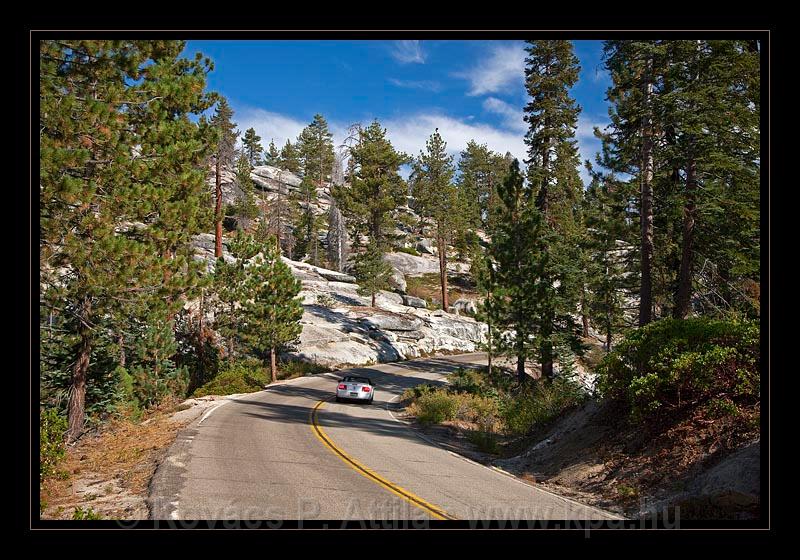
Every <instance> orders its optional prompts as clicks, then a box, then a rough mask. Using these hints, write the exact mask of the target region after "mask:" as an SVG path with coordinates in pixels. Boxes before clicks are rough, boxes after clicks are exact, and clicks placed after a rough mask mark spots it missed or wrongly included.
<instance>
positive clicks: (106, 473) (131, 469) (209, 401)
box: [39, 397, 219, 520]
mask: <svg viewBox="0 0 800 560" xmlns="http://www.w3.org/2000/svg"><path fill="white" fill-rule="evenodd" d="M216 399H219V397H203V398H198V399H189V400H188V401H183V402H179V401H177V400H174V401H170V402H165V403H163V404H162V405H161V406H159V407H158V408H156V409H153V410H151V411H148V412H147V413H146V415H145V416H144V417H143V418H142V419H140V421H138V422H134V421H132V420H127V419H115V420H111V421H109V422H107V423H105V424H103V425H102V426H101V427H99V428H97V429H95V430H93V431H90V432H87V433H86V434H84V435H83V436H82V437H81V438H80V439H79V440H78V441H77V442H76V443H75V444H74V445H72V446H70V447H68V448H67V455H66V458H65V459H64V461H63V463H62V464H61V465H60V466H59V468H58V474H56V475H55V476H53V477H50V478H48V479H45V480H44V481H43V483H42V485H41V486H40V493H39V495H40V502H41V505H42V506H43V507H41V509H40V518H41V519H118V520H135V519H147V518H148V516H149V510H148V506H147V503H146V497H147V492H148V485H149V484H150V479H151V478H152V476H153V473H154V472H155V469H156V467H157V466H158V463H159V461H160V460H161V459H162V458H163V456H164V454H165V453H166V451H167V448H168V447H169V446H170V445H171V444H172V442H173V441H174V440H175V437H176V435H177V433H178V430H180V429H181V428H182V427H184V426H186V425H187V424H188V423H189V422H191V421H192V420H194V419H195V418H197V417H198V416H199V415H200V414H202V413H203V411H205V410H206V409H207V408H209V407H210V406H212V405H213V404H214V401H215V400H216Z"/></svg>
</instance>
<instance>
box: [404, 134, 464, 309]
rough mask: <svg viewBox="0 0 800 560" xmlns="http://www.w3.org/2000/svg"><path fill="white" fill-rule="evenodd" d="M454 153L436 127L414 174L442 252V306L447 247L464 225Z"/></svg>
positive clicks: (446, 303) (417, 195) (421, 208)
mask: <svg viewBox="0 0 800 560" xmlns="http://www.w3.org/2000/svg"><path fill="white" fill-rule="evenodd" d="M454 174H455V168H454V166H453V156H448V155H447V144H446V143H445V142H444V141H443V140H442V137H441V136H440V135H439V129H438V128H437V129H436V130H435V131H434V133H433V134H432V135H431V137H430V138H429V139H428V141H427V142H426V150H425V151H424V152H420V155H419V157H418V158H417V161H416V162H414V169H413V171H412V174H411V185H412V192H413V193H414V198H415V201H416V204H417V207H418V209H419V211H420V212H421V214H422V215H423V216H424V217H426V218H429V219H431V220H432V221H433V225H434V228H435V230H436V247H437V249H438V253H439V284H440V286H441V293H442V309H444V310H445V311H447V308H448V306H449V300H448V293H447V247H448V245H450V244H451V243H452V242H453V240H454V238H455V236H456V234H457V233H458V232H459V231H460V230H462V229H463V228H464V214H465V211H464V209H462V208H461V207H460V202H461V200H460V199H459V196H458V191H457V189H456V186H455V184H454V183H453V176H454Z"/></svg>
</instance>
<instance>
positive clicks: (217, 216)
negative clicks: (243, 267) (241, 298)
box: [211, 97, 239, 258]
mask: <svg viewBox="0 0 800 560" xmlns="http://www.w3.org/2000/svg"><path fill="white" fill-rule="evenodd" d="M232 118H233V109H231V107H230V105H228V102H227V100H226V99H225V98H224V97H223V98H220V100H219V103H218V104H217V109H216V112H215V113H214V116H212V117H211V126H212V127H213V128H215V129H216V130H217V132H218V142H217V147H216V150H215V152H214V181H215V185H216V190H215V197H216V198H215V206H214V256H216V257H217V258H219V257H221V256H222V218H223V211H222V172H223V171H224V170H225V169H231V168H233V162H234V158H235V157H236V138H237V137H238V136H239V132H238V131H237V130H236V124H235V123H233V122H232V121H231V119H232Z"/></svg>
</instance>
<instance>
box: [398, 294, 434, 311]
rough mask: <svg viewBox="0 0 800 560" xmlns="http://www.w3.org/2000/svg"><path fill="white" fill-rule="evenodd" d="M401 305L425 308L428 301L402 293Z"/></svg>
mask: <svg viewBox="0 0 800 560" xmlns="http://www.w3.org/2000/svg"><path fill="white" fill-rule="evenodd" d="M403 305H407V306H408V307H417V308H419V309H427V308H428V302H427V301H425V300H424V299H422V298H418V297H414V296H409V295H403Z"/></svg>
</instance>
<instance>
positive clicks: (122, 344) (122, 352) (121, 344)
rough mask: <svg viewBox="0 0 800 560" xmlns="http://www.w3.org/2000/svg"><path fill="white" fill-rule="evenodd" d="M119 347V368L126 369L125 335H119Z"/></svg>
mask: <svg viewBox="0 0 800 560" xmlns="http://www.w3.org/2000/svg"><path fill="white" fill-rule="evenodd" d="M117 345H118V346H119V366H120V367H123V368H124V367H125V335H123V334H122V333H118V334H117Z"/></svg>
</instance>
